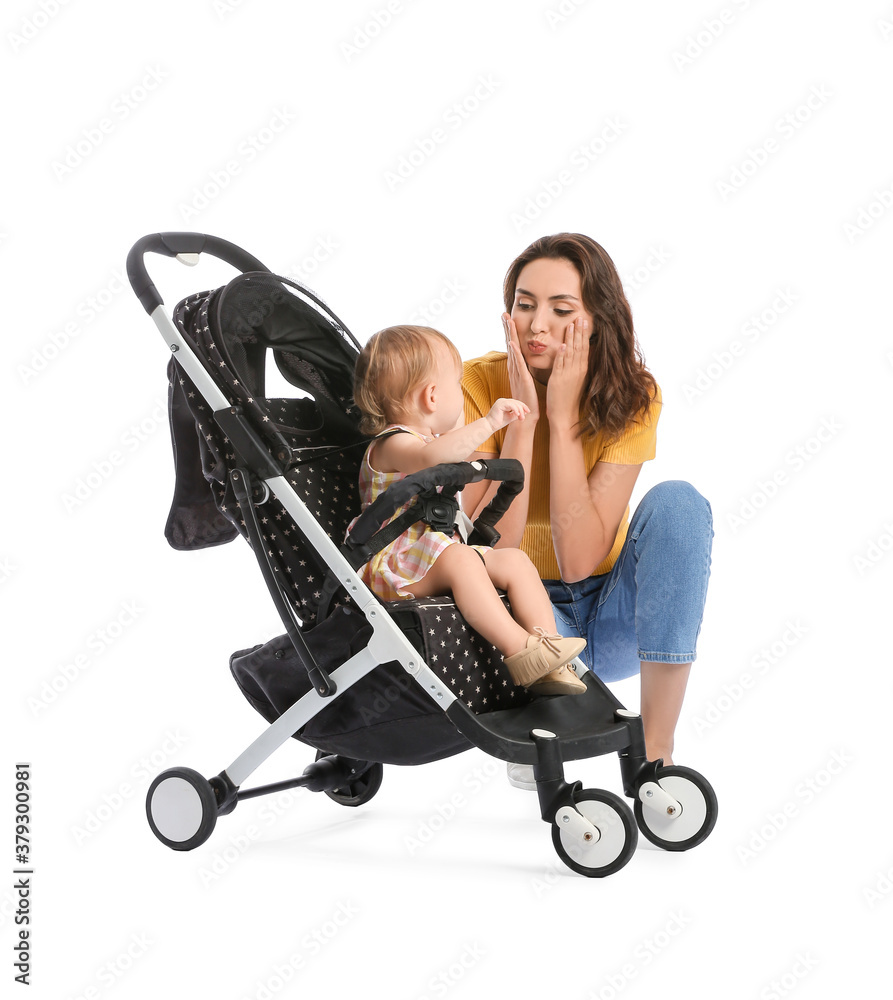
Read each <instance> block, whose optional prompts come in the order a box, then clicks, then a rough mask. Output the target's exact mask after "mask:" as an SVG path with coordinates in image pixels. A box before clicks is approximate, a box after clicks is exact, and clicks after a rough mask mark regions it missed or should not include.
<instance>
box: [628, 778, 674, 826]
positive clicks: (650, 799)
mask: <svg viewBox="0 0 893 1000" xmlns="http://www.w3.org/2000/svg"><path fill="white" fill-rule="evenodd" d="M639 799H640V801H641V802H642V803H643V804H644V805H646V806H648V808H649V809H654V810H655V811H656V812H659V813H663V814H664V815H666V816H671V817H673V816H679V815H680V814H681V813H682V807H681V805H680V804H679V802H678V801H677V800H676V799H674V798H673V796H672V795H670V794H669V792H666V791H664V789H663V788H661V787H660V785H659V784H658V783H657V782H656V781H646V782H645V783H644V784H643V785H642V787H641V788H640V789H639Z"/></svg>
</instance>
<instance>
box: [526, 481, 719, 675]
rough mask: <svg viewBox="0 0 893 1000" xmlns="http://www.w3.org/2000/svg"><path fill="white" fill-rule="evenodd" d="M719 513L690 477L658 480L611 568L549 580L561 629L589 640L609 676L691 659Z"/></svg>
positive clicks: (593, 663) (592, 662) (590, 654)
mask: <svg viewBox="0 0 893 1000" xmlns="http://www.w3.org/2000/svg"><path fill="white" fill-rule="evenodd" d="M712 544H713V515H712V513H711V510H710V504H709V503H708V502H707V501H706V500H705V499H704V497H702V496H701V494H700V493H698V491H697V490H696V489H695V488H694V487H693V486H691V485H690V484H689V483H685V482H680V481H669V482H664V483H658V484H657V486H654V487H653V488H652V489H650V490H649V491H648V492H647V493H646V494H645V496H644V497H643V498H642V501H641V503H640V504H639V506H638V507H637V508H636V510H635V512H634V513H633V515H632V517H631V518H630V522H629V529H628V531H627V536H626V541H625V542H624V545H623V548H622V549H621V550H620V554H619V555H618V557H617V561H616V562H615V563H614V565H613V566H612V567H611V569H610V570H609V571H608V572H607V573H603V574H601V575H600V576H590V577H587V578H586V579H584V580H580V581H578V582H576V583H565V582H564V581H563V580H545V581H544V584H545V587H546V590H547V591H548V593H549V598H550V600H551V601H552V606H553V609H554V611H555V622H556V624H557V626H558V631H559V632H560V633H561V634H562V635H564V636H579V637H580V638H582V639H585V640H586V643H587V645H586V649H585V650H584V651H583V654H582V659H583V662H584V663H586V665H587V666H588V667H590V669H591V670H593V671H594V673H596V674H597V675H598V676H599V677H600V678H601V679H602V680H603V681H617V680H622V679H623V678H624V677H632V676H633V675H634V674H637V673H638V672H639V664H640V663H641V662H642V661H646V662H648V661H650V662H654V663H691V662H692V661H693V660H694V659H695V657H696V655H697V654H696V650H695V646H696V643H697V637H698V633H699V632H700V630H701V620H702V618H703V614H704V601H705V599H706V597H707V580H708V579H709V577H710V550H711V548H712Z"/></svg>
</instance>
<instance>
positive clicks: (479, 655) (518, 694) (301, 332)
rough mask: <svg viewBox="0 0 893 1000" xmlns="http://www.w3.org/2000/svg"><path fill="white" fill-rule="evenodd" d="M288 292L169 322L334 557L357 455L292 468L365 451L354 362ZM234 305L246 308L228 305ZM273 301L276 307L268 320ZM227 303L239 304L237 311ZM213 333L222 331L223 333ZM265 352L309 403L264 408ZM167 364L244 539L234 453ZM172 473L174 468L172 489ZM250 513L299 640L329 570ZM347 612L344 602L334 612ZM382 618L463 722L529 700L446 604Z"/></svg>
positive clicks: (284, 528)
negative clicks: (454, 701) (450, 698)
mask: <svg viewBox="0 0 893 1000" xmlns="http://www.w3.org/2000/svg"><path fill="white" fill-rule="evenodd" d="M290 284H291V283H289V282H287V281H286V280H285V279H281V278H276V277H275V276H273V275H260V274H258V275H254V274H248V275H242V276H240V278H237V279H234V281H233V282H231V283H230V285H228V286H226V287H225V288H224V289H218V290H217V291H213V292H207V291H206V292H201V293H198V294H196V295H192V296H190V297H188V298H186V299H184V300H183V301H182V302H180V303H179V304H178V305H177V307H176V309H175V310H174V322H175V323H176V325H177V327H178V328H179V330H180V331H181V332H182V334H183V336H184V338H185V339H186V340H187V342H188V343H189V344H190V346H192V347H193V348H194V351H195V353H196V355H197V356H198V357H199V359H200V360H201V362H202V363H203V365H204V367H205V368H206V370H207V371H208V372H209V373H210V374H211V375H212V377H213V378H214V380H215V382H216V383H217V385H218V386H219V387H220V389H221V391H222V392H223V393H224V395H225V396H226V397H227V399H228V400H229V402H230V404H231V405H233V406H239V407H241V408H242V409H243V411H244V413H245V415H246V416H247V417H248V419H249V420H250V421H251V423H252V426H253V427H254V428H255V430H257V432H258V433H259V434H260V435H261V437H262V438H263V439H264V441H265V442H267V443H268V446H269V449H270V452H271V454H272V455H273V456H274V457H276V458H277V460H278V461H279V462H280V463H283V464H285V465H286V466H287V468H286V472H285V478H286V479H287V481H288V483H289V484H290V486H291V487H292V489H293V490H294V491H295V494H296V495H297V497H298V498H299V499H300V500H302V501H303V503H304V504H305V505H306V506H307V507H308V509H309V510H310V512H311V513H312V514H313V515H314V517H315V518H316V520H317V521H318V522H319V524H320V525H321V526H322V527H323V529H324V530H325V531H326V532H327V534H328V535H329V536H330V537H331V538H332V540H333V541H334V542H335V543H336V544H338V545H340V544H341V542H342V540H343V538H344V534H345V530H346V528H347V525H348V523H349V522H350V521H351V520H352V518H353V517H355V516H356V515H357V514H358V513H359V511H360V506H361V505H360V498H359V492H358V485H357V484H358V474H359V467H360V462H361V459H362V455H363V448H362V447H358V448H353V449H350V450H347V451H344V452H341V453H340V454H324V453H323V454H321V455H320V456H319V457H318V458H317V459H315V460H314V461H312V462H307V463H304V464H291V462H292V460H294V459H297V460H298V461H301V460H303V459H305V458H307V457H310V456H312V455H313V449H324V448H326V447H327V446H328V447H333V446H334V447H339V448H340V447H343V446H344V445H346V444H351V443H353V442H355V441H361V440H363V439H362V437H361V435H360V433H359V430H358V422H359V413H358V411H357V410H356V408H355V407H354V405H353V401H352V399H351V393H352V371H353V365H354V363H355V360H356V357H357V354H358V350H357V347H356V346H354V345H355V343H356V342H355V341H354V340H353V338H352V337H351V335H350V334H349V333H348V332H347V331H346V330H345V328H344V327H343V326H342V325H341V324H340V321H338V320H337V318H335V317H334V316H333V315H330V314H329V313H328V311H326V312H323V311H322V310H323V309H325V307H324V306H323V307H322V309H321V308H318V304H314V303H317V300H315V299H314V300H313V302H311V303H308V301H307V300H306V299H305V298H302V297H299V295H297V294H294V293H293V292H292V291H291V289H290V288H289V287H288V286H289V285H290ZM234 286H237V287H235V288H234ZM292 287H293V288H297V287H298V286H292ZM271 288H273V289H274V291H273V292H272V293H271ZM301 291H303V289H302V290H301ZM236 293H238V294H241V295H243V297H244V299H245V300H246V302H247V304H243V303H242V301H241V300H237V299H236ZM223 300H226V301H223ZM271 300H273V301H274V305H273V306H272V307H270V308H267V305H268V303H269V302H270V301H271ZM233 301H238V302H239V305H238V306H237V307H236V308H233V305H232V303H233ZM233 317H235V319H233ZM222 324H223V325H226V324H229V325H228V326H226V328H224V329H221V325H222ZM324 326H325V327H326V329H323V327H324ZM324 338H325V339H324ZM267 350H273V351H274V352H275V356H276V360H277V363H278V365H279V368H280V371H282V373H283V375H284V376H285V377H286V378H287V379H288V380H289V381H291V382H292V383H293V384H295V385H296V386H297V387H298V388H299V389H302V390H304V391H305V392H308V393H311V394H312V398H311V397H305V398H297V399H295V398H282V399H280V398H273V399H271V398H267V397H265V396H264V395H263V394H262V389H263V371H264V368H263V366H264V363H265V356H266V351H267ZM175 362H176V356H175V359H174V362H172V364H171V365H170V367H169V375H170V378H171V380H172V385H175V388H176V390H177V392H179V393H180V394H181V398H183V399H184V400H185V403H186V406H187V407H188V409H189V411H190V413H191V414H192V416H193V418H194V420H195V427H196V434H197V438H198V446H199V447H198V451H199V454H200V460H201V466H202V473H203V475H204V478H205V480H206V481H207V483H208V485H209V487H210V491H211V494H212V495H213V499H214V503H215V505H216V508H217V510H218V511H219V512H220V514H222V515H223V516H224V517H225V518H226V519H227V520H228V521H229V522H231V523H232V525H233V526H234V527H235V528H236V529H237V531H238V532H239V533H241V534H242V535H244V536H246V537H247V530H246V527H245V520H244V517H243V513H242V511H241V510H240V507H239V503H238V501H237V500H236V498H235V495H234V493H233V490H232V486H231V485H230V483H229V472H230V471H231V470H232V469H233V468H234V467H236V466H237V465H238V464H239V462H238V458H237V456H236V454H235V451H234V449H233V446H232V443H231V442H230V441H229V439H228V438H227V437H226V435H225V434H224V433H223V432H222V431H221V429H220V427H219V426H218V424H217V422H216V420H215V419H214V417H213V412H212V408H211V406H210V405H209V404H208V403H207V402H206V401H205V399H204V398H203V397H202V395H201V393H200V392H199V391H198V389H197V388H196V387H195V385H194V384H193V383H192V382H191V380H190V379H189V377H188V376H187V375H186V374H185V372H184V371H183V370H182V368H180V366H179V365H177V364H176V363H175ZM364 443H368V442H364ZM289 456H290V457H289ZM180 473H181V470H180V469H179V468H178V477H179V475H180ZM256 510H257V515H258V519H259V522H260V528H261V532H262V535H263V540H264V544H265V545H266V547H267V548H266V551H267V556H268V558H269V561H270V564H271V565H272V567H273V570H274V572H275V574H276V576H277V578H278V580H279V581H280V584H281V589H282V591H283V593H284V594H285V596H286V598H287V600H288V601H289V602H290V603H291V605H292V607H293V608H294V610H295V612H296V614H297V616H298V618H299V619H300V620H301V621H302V623H303V626H304V629H305V630H312V629H313V628H314V626H315V625H316V624H317V616H318V612H319V606H320V602H321V600H322V599H323V586H324V583H325V580H326V576H327V572H328V567H327V566H326V564H325V562H324V560H323V559H322V557H321V556H320V555H319V554H318V553H317V552H316V550H315V549H314V548H313V546H312V545H310V543H309V542H308V541H307V540H306V538H305V537H304V536H303V534H302V533H301V532H300V531H299V530H298V528H297V526H296V525H295V523H294V521H293V520H292V518H291V515H290V514H289V513H288V512H287V511H286V510H285V508H284V507H283V506H282V504H281V503H279V501H278V500H276V499H275V498H274V497H272V496H271V497H269V499H267V500H266V502H264V503H262V504H260V505H258V506H257V507H256ZM172 514H173V512H172ZM200 544H201V542H199V543H197V544H196V545H195V546H193V547H199V546H200ZM211 544H213V543H211ZM183 547H186V546H183ZM347 604H349V599H348V598H347V597H346V596H345V594H344V592H343V591H342V592H341V593H340V595H337V596H336V599H335V601H334V602H333V604H332V608H333V609H336V608H338V607H340V606H342V605H347ZM384 606H385V607H386V608H387V609H388V610H389V611H390V612H391V614H392V616H393V617H394V620H395V621H396V622H397V623H398V625H399V626H400V628H401V629H402V630H403V631H404V632H405V633H406V634H407V635H408V636H409V637H410V639H411V640H413V641H415V642H416V644H417V648H419V644H421V646H422V647H423V648H420V652H422V653H423V655H424V657H425V659H426V662H427V663H428V665H429V666H430V668H431V669H432V670H434V671H435V672H436V673H437V675H438V676H439V677H440V678H441V679H442V680H443V682H444V683H445V684H447V685H448V686H449V687H450V689H451V690H452V691H453V692H454V693H455V695H456V697H457V698H459V699H461V701H462V702H463V703H464V704H465V705H467V706H468V708H469V709H470V710H471V711H473V712H475V713H479V712H488V711H493V710H495V709H499V708H507V707H510V706H515V705H520V704H524V703H525V702H526V701H528V700H529V696H528V695H527V694H526V692H524V690H523V689H522V688H515V687H514V685H513V684H512V682H511V679H510V678H509V676H508V673H507V671H506V670H505V667H504V665H503V663H502V657H501V655H500V654H499V651H498V650H496V648H495V647H493V646H492V645H490V644H489V643H487V642H485V641H484V640H483V639H482V638H481V637H480V636H479V635H478V634H477V633H476V632H474V631H473V630H472V629H471V628H470V627H469V626H468V625H467V624H466V623H465V621H464V620H463V619H462V616H461V615H460V614H459V612H458V611H457V610H456V608H455V605H454V604H453V603H452V599H451V598H449V597H443V598H425V599H423V600H402V601H393V602H388V603H386V604H384Z"/></svg>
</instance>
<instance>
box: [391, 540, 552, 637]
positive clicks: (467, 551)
mask: <svg viewBox="0 0 893 1000" xmlns="http://www.w3.org/2000/svg"><path fill="white" fill-rule="evenodd" d="M488 569H489V568H488V566H485V565H484V563H483V561H482V559H481V557H480V556H479V555H478V553H477V552H476V551H475V550H474V549H471V548H469V547H468V546H467V545H461V544H459V543H457V544H455V545H450V546H449V547H447V548H445V549H444V550H443V552H441V553H440V555H439V556H438V557H437V562H435V563H434V565H433V566H432V567H431V569H429V570H428V572H427V574H426V575H425V576H424V577H422V579H421V580H419V581H418V582H417V583H414V584H413V585H412V586H410V587H407V588H406V590H408V591H409V592H410V593H411V594H412V595H413V596H414V597H433V596H435V595H439V594H450V593H451V594H452V595H453V600H454V601H455V602H456V607H457V608H458V609H459V611H460V612H461V613H462V617H463V618H464V619H465V620H466V621H467V622H468V624H469V625H471V627H472V628H473V629H474V630H475V631H476V632H479V633H480V634H481V635H482V636H483V637H484V638H485V639H486V640H487V642H491V643H493V645H494V646H495V647H496V648H497V649H498V650H499V651H500V653H502V655H503V656H511V655H513V654H514V653H517V652H519V651H520V650H522V649H524V648H525V647H526V645H527V640H528V639H529V638H530V637H529V635H528V632H527V630H526V629H524V628H522V627H521V626H520V625H519V624H518V623H517V622H516V621H515V620H514V619H513V618H512V616H511V615H510V614H509V613H508V611H506V609H505V605H504V604H503V603H502V601H501V600H500V598H499V595H498V594H497V593H496V590H495V588H494V586H493V583H492V582H491V579H490V575H489V572H488ZM542 589H543V587H542V584H540V590H542ZM543 594H544V595H545V591H543ZM546 604H547V605H548V606H549V608H550V612H549V614H550V617H551V605H550V604H549V600H548V598H546ZM544 624H548V622H546V623H544ZM554 624H555V622H554V620H553V621H552V626H553V627H554Z"/></svg>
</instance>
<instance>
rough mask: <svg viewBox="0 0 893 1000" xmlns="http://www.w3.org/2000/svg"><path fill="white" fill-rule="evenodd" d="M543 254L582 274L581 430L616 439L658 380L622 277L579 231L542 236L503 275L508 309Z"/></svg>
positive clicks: (641, 410)
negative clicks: (585, 360) (584, 362)
mask: <svg viewBox="0 0 893 1000" xmlns="http://www.w3.org/2000/svg"><path fill="white" fill-rule="evenodd" d="M543 257H548V258H551V259H553V260H566V261H568V262H569V263H570V264H573V266H574V267H575V268H576V270H577V273H578V274H579V275H580V284H581V286H582V292H583V307H584V308H585V310H586V311H587V312H588V313H589V314H590V316H592V322H593V330H592V334H591V335H590V337H589V370H588V372H587V377H588V382H587V385H586V386H585V387H584V389H583V393H582V395H581V397H580V423H581V433H583V434H592V435H595V434H598V433H599V432H600V431H604V432H605V433H607V434H608V436H609V437H611V438H616V437H617V436H618V435H619V434H621V433H622V432H623V430H624V429H625V428H626V427H627V426H628V425H629V424H630V423H631V422H632V421H633V420H635V419H637V418H638V419H642V417H644V416H645V414H647V412H648V409H649V407H650V406H651V402H652V400H653V399H654V397H655V394H656V393H657V382H655V380H654V376H653V375H652V374H651V372H649V371H648V369H647V368H646V367H645V362H644V359H643V358H642V353H641V350H640V349H639V344H638V341H637V340H636V334H635V331H634V330H633V316H632V310H631V309H630V307H629V302H627V300H626V295H625V294H624V292H623V285H622V284H621V283H620V276H619V275H618V274H617V269H616V268H615V267H614V262H613V261H612V260H611V258H610V257H609V256H608V253H607V251H606V250H605V249H604V248H603V247H602V246H600V245H599V244H598V243H596V242H595V240H593V239H591V238H590V237H588V236H583V235H581V234H580V233H557V234H556V235H554V236H543V237H541V238H540V239H538V240H536V241H534V242H533V243H531V244H530V246H529V247H528V248H527V249H526V250H525V251H524V252H523V253H522V254H520V255H519V256H518V257H516V258H515V260H513V261H512V264H511V266H510V267H509V269H508V272H507V273H506V276H505V281H504V283H503V296H504V299H505V308H506V311H507V312H509V313H511V311H512V306H513V305H514V302H515V288H516V286H517V284H518V276H519V275H520V273H521V271H522V270H523V269H524V268H525V267H526V266H527V265H528V264H529V263H531V261H534V260H539V259H541V258H543Z"/></svg>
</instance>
